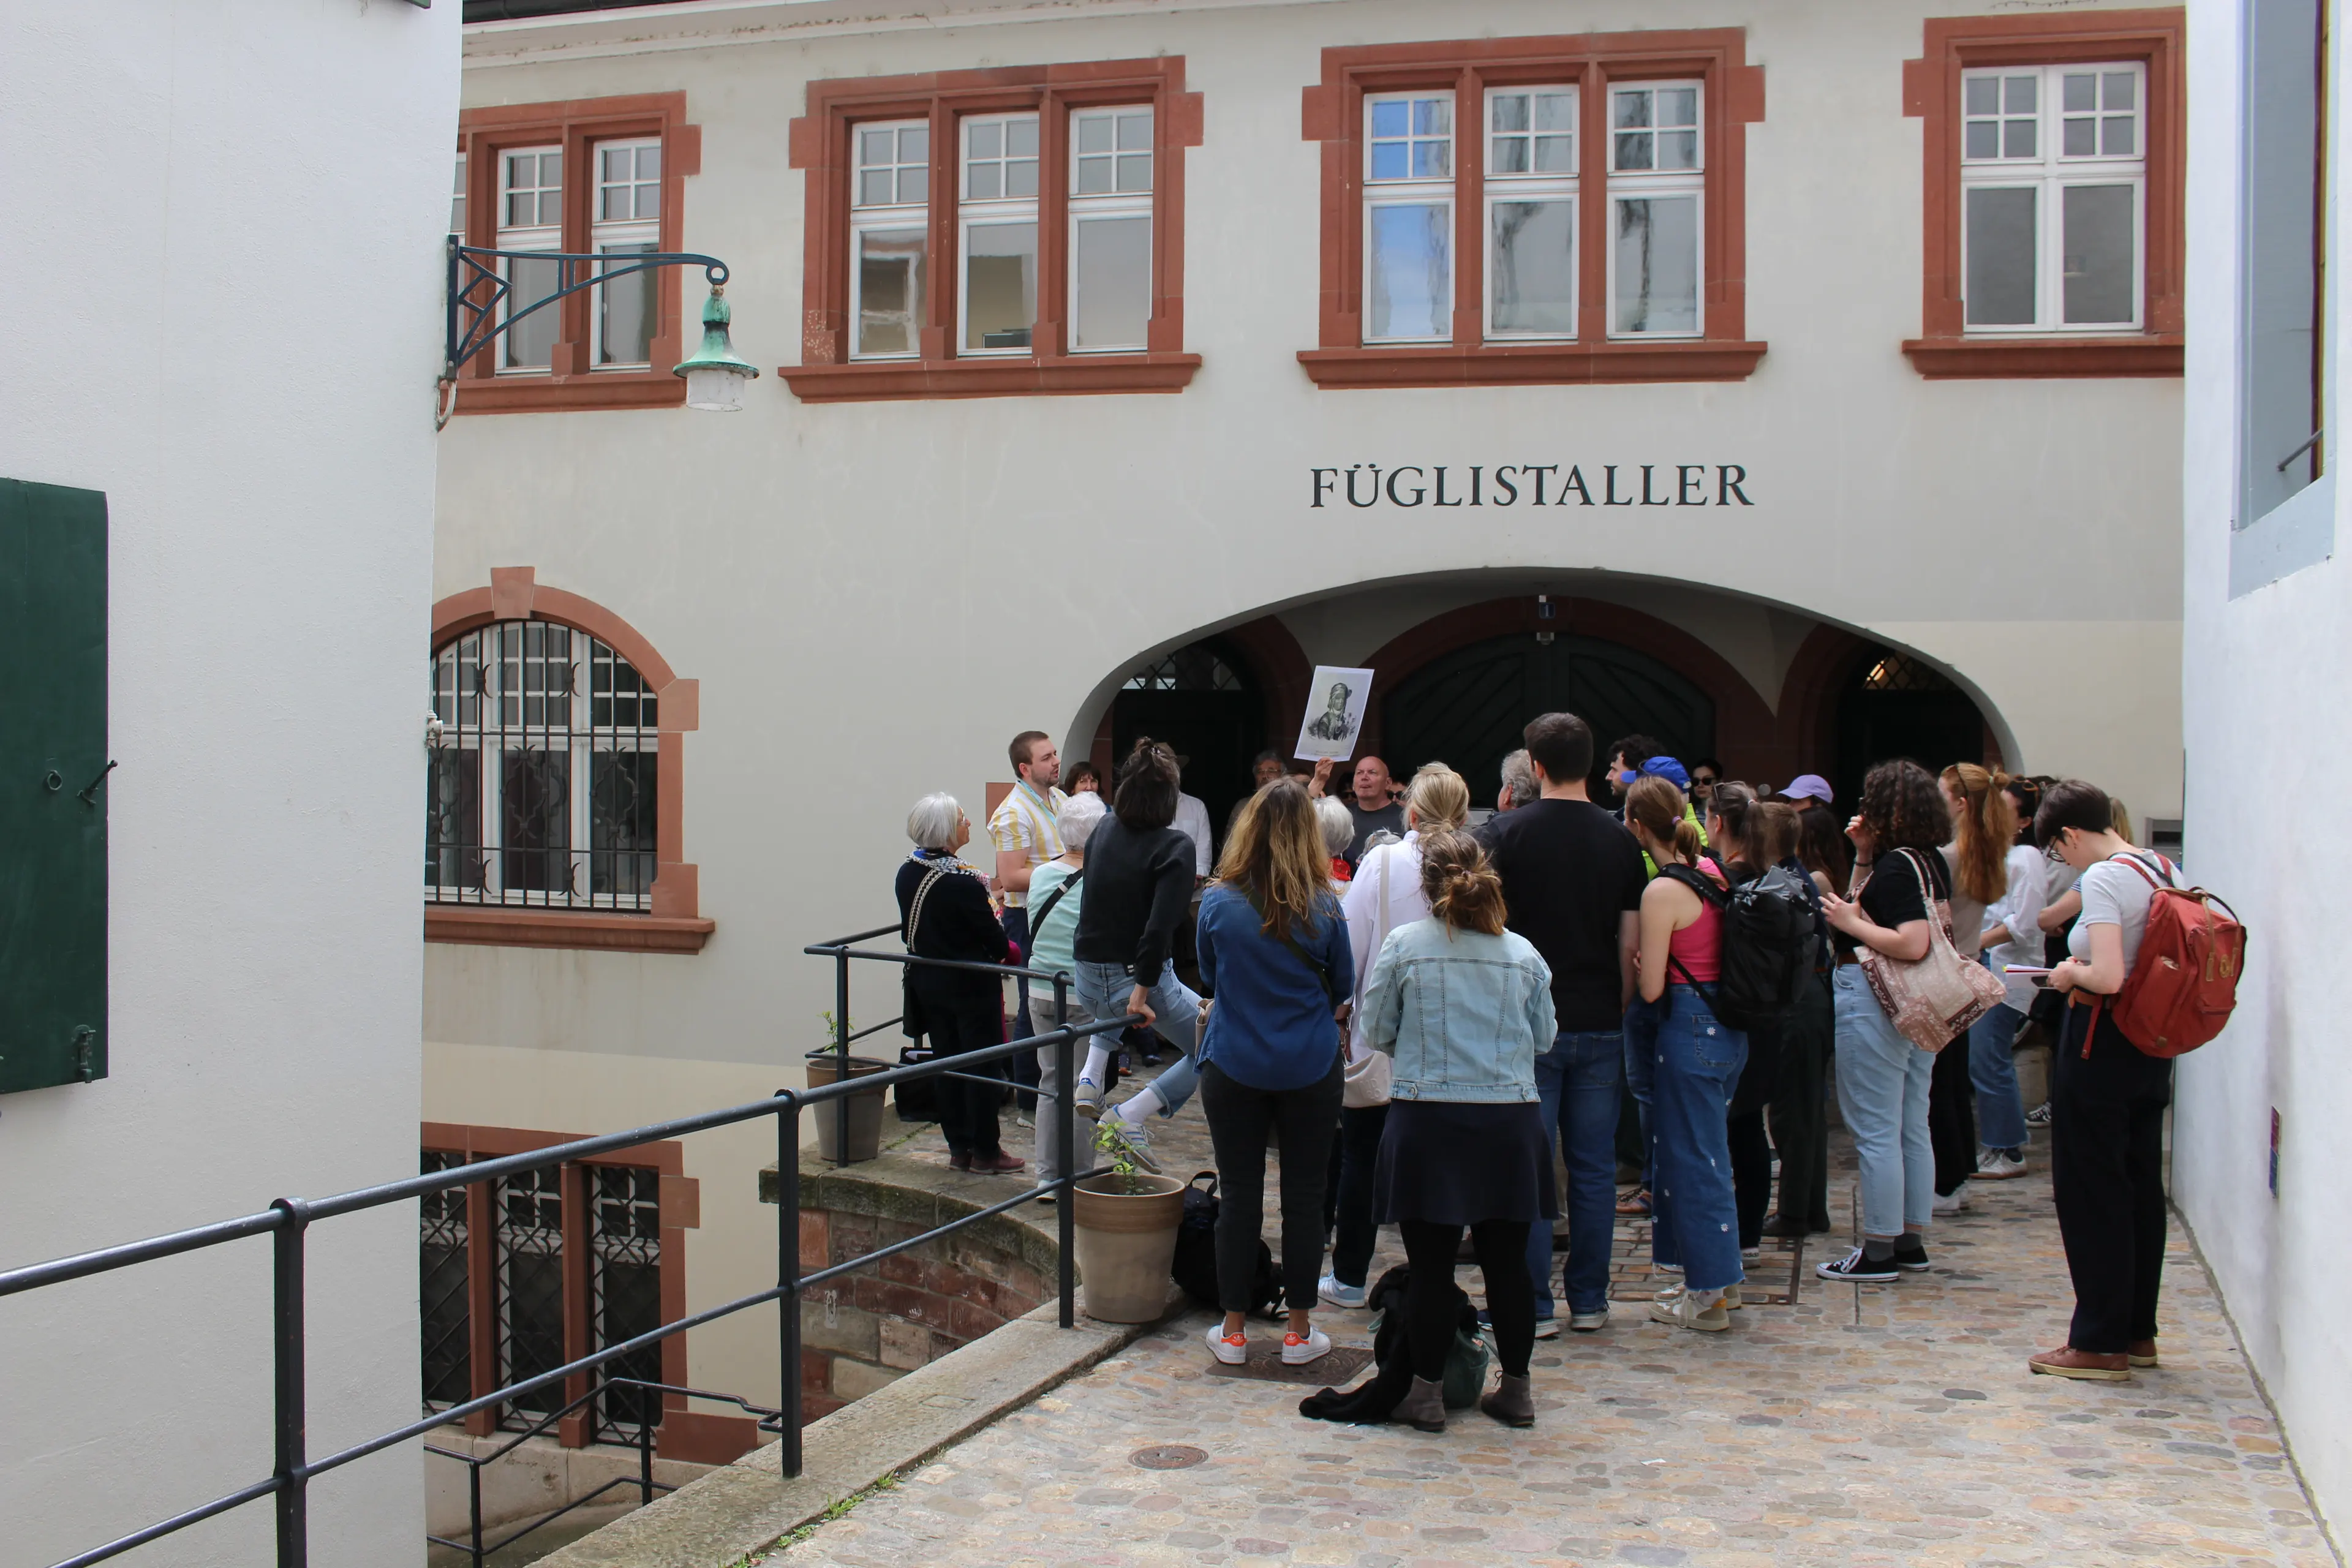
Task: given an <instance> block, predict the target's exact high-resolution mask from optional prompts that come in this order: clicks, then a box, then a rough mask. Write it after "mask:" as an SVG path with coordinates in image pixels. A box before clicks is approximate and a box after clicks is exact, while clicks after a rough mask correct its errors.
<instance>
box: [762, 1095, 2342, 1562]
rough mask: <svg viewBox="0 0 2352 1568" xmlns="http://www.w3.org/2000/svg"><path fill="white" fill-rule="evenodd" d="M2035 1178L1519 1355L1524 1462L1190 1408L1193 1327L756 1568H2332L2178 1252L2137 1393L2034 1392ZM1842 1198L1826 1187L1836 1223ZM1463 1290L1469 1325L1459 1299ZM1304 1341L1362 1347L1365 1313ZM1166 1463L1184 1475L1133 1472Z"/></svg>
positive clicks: (1847, 1167) (992, 1432)
mask: <svg viewBox="0 0 2352 1568" xmlns="http://www.w3.org/2000/svg"><path fill="white" fill-rule="evenodd" d="M1160 1130H1164V1131H1160ZM1008 1132H1010V1128H1009V1126H1008ZM1156 1132H1157V1142H1158V1146H1159V1147H1160V1149H1161V1151H1162V1152H1163V1153H1162V1159H1163V1163H1165V1164H1166V1165H1167V1167H1168V1169H1169V1170H1170V1171H1171V1173H1176V1174H1179V1175H1182V1174H1189V1173H1190V1172H1191V1170H1192V1169H1193V1168H1196V1167H1195V1164H1194V1162H1195V1161H1196V1160H1197V1161H1198V1165H1199V1166H1200V1167H1205V1166H1206V1164H1207V1163H1208V1162H1207V1161H1206V1159H1205V1158H1204V1157H1203V1156H1205V1154H1206V1136H1205V1130H1204V1129H1202V1127H1201V1125H1200V1122H1199V1112H1198V1109H1197V1107H1194V1108H1188V1110H1187V1111H1186V1112H1185V1114H1184V1115H1183V1116H1182V1117H1180V1118H1179V1119H1177V1121H1176V1122H1175V1123H1173V1124H1172V1125H1171V1124H1170V1123H1166V1122H1161V1123H1159V1124H1157V1128H1156ZM2037 1136H2041V1134H2040V1133H2039V1132H2038V1131H2037ZM1016 1137H1025V1134H1015V1135H1013V1136H1009V1137H1008V1140H1007V1142H1008V1146H1011V1147H1018V1145H1017V1143H1016V1142H1015V1141H1014V1140H1015V1138H1016ZM2046 1156H2047V1149H2046V1146H2043V1147H2037V1148H2036V1149H2035V1150H2034V1151H2033V1152H2032V1162H2033V1165H2034V1173H2033V1174H2032V1175H2031V1176H2029V1177H2027V1178H2025V1179H2023V1180H2019V1181H2011V1182H2005V1183H1982V1182H1979V1183H1977V1184H1974V1185H1975V1186H1976V1188H1977V1189H1978V1190H1977V1192H1976V1193H1975V1194H1974V1195H1973V1198H1972V1204H1971V1208H1970V1210H1969V1212H1967V1213H1964V1214H1962V1215H1958V1216H1955V1217H1952V1218H1948V1219H1946V1220H1944V1221H1942V1222H1940V1223H1938V1224H1937V1226H1936V1227H1935V1229H1934V1231H1933V1232H1932V1233H1931V1234H1930V1236H1929V1237H1928V1247H1929V1250H1930V1252H1931V1255H1932V1256H1933V1257H1934V1258H1935V1263H1936V1267H1935V1268H1934V1270H1933V1271H1932V1272H1930V1273H1927V1274H1924V1275H1913V1276H1906V1278H1905V1279H1903V1280H1902V1281H1901V1282H1900V1283H1899V1284H1895V1285H1888V1286H1851V1285H1848V1286H1832V1285H1830V1284H1828V1283H1827V1282H1825V1281H1822V1280H1820V1279H1813V1278H1811V1268H1810V1263H1811V1258H1809V1259H1808V1268H1806V1270H1805V1278H1804V1279H1803V1284H1802V1289H1801V1292H1800V1294H1799V1297H1798V1300H1797V1302H1796V1304H1795V1305H1794V1306H1775V1307H1764V1306H1751V1307H1749V1308H1748V1309H1747V1310H1743V1311H1741V1312H1739V1313H1737V1314H1735V1315H1734V1320H1733V1324H1734V1326H1733V1328H1732V1330H1731V1331H1730V1332H1728V1333H1725V1334H1719V1335H1707V1334H1697V1333H1692V1332H1688V1331H1680V1330H1674V1329H1668V1328H1665V1327H1663V1326H1660V1325H1657V1324H1654V1323H1651V1322H1649V1321H1646V1320H1645V1319H1644V1318H1643V1316H1642V1315H1641V1309H1640V1308H1639V1307H1638V1306H1633V1307H1629V1306H1626V1305H1622V1304H1621V1305H1620V1306H1619V1307H1618V1308H1617V1309H1616V1313H1615V1316H1614V1318H1613V1320H1612V1323H1611V1325H1610V1327H1609V1328H1607V1329H1606V1330H1604V1331H1601V1332H1600V1333H1598V1334H1593V1335H1591V1336H1583V1335H1564V1336H1563V1337H1562V1338H1560V1339H1559V1340H1553V1341H1544V1342H1538V1344H1537V1346H1536V1361H1535V1368H1534V1371H1535V1380H1536V1391H1537V1403H1538V1424H1537V1426H1535V1427H1534V1428H1533V1429H1532V1430H1530V1431H1512V1430H1509V1429H1507V1428H1505V1427H1503V1426H1497V1425H1496V1424H1494V1423H1493V1422H1490V1421H1488V1420H1487V1419H1486V1417H1484V1416H1482V1415H1478V1414H1476V1413H1475V1412H1470V1413H1467V1414H1466V1415H1465V1414H1460V1413H1457V1414H1456V1415H1454V1417H1453V1419H1452V1424H1451V1425H1450V1426H1448V1428H1447V1429H1446V1431H1445V1432H1444V1434H1443V1435H1424V1434H1422V1433H1418V1432H1414V1431H1411V1430H1409V1429H1406V1428H1402V1427H1395V1426H1380V1427H1352V1426H1330V1425H1327V1424H1324V1423H1319V1422H1313V1421H1307V1420H1305V1419H1303V1418H1301V1417H1300V1416H1299V1415H1298V1414H1297V1404H1298V1399H1299V1395H1300V1394H1301V1392H1302V1391H1301V1390H1300V1389H1298V1388H1297V1387H1285V1386H1283V1385H1281V1384H1271V1383H1251V1382H1240V1381H1234V1380H1231V1379H1224V1378H1211V1377H1209V1376H1208V1375H1207V1374H1206V1372H1205V1364H1206V1363H1207V1361H1208V1352H1207V1351H1206V1349H1205V1348H1204V1347H1203V1346H1202V1342H1201V1334H1202V1329H1203V1327H1204V1325H1205V1324H1206V1323H1207V1322H1208V1321H1209V1320H1208V1318H1207V1317H1206V1315H1204V1314H1199V1313H1194V1314H1191V1315H1188V1316H1186V1317H1184V1318H1181V1319H1178V1320H1175V1321H1171V1322H1170V1323H1168V1324H1166V1325H1163V1326H1162V1327H1161V1328H1160V1329H1159V1330H1157V1331H1154V1332H1153V1333H1151V1334H1150V1335H1148V1336H1146V1337H1145V1338H1143V1339H1142V1340H1140V1341H1139V1342H1136V1343H1135V1344H1134V1345H1133V1346H1132V1347H1130V1348H1129V1350H1128V1351H1127V1352H1125V1353H1123V1354H1122V1355H1120V1356H1118V1357H1117V1358H1115V1359H1113V1360H1111V1361H1108V1362H1106V1363H1103V1364H1102V1365H1101V1366H1099V1367H1097V1369H1095V1370H1094V1371H1093V1372H1091V1373H1087V1375H1085V1376H1083V1377H1080V1378H1077V1379H1075V1380H1073V1381H1072V1382H1070V1383H1068V1384H1064V1385H1063V1386H1062V1387H1060V1388H1059V1389H1056V1390H1055V1392H1054V1393H1053V1394H1050V1395H1049V1396H1047V1397H1045V1398H1043V1399H1040V1400H1038V1401H1037V1402H1036V1403H1035V1404H1034V1405H1031V1406H1029V1407H1027V1408H1025V1409H1023V1410H1020V1411H1017V1412H1015V1413H1013V1415H1009V1416H1007V1417H1005V1418H1004V1419H1003V1420H1001V1421H999V1422H997V1423H996V1424H995V1425H994V1426H991V1427H989V1428H988V1429H987V1430H985V1431H983V1432H982V1433H981V1434H979V1435H978V1436H974V1437H972V1438H971V1439H970V1440H969V1441H967V1442H965V1443H963V1444H961V1445H960V1446H958V1447H955V1448H953V1449H950V1451H949V1452H947V1453H946V1454H944V1455H942V1456H941V1457H940V1458H938V1459H937V1460H935V1461H933V1462H931V1463H929V1464H928V1465H925V1466H923V1467H921V1468H919V1469H917V1470H915V1471H913V1472H912V1473H910V1474H909V1475H908V1476H907V1477H906V1478H905V1479H904V1480H903V1482H902V1483H901V1484H900V1485H899V1486H898V1487H897V1488H896V1489H893V1490H890V1491H887V1492H883V1493H880V1494H877V1495H876V1496H875V1497H873V1498H871V1499H869V1500H866V1502H864V1503H863V1504H862V1505H860V1506H859V1507H858V1508H857V1509H856V1510H855V1511H853V1512H851V1513H849V1514H848V1515H846V1516H845V1517H844V1518H842V1519H839V1520H836V1521H833V1522H830V1523H828V1524H825V1525H823V1526H821V1527H819V1528H818V1529H817V1530H816V1531H814V1533H813V1534H812V1535H811V1536H809V1537H808V1538H807V1539H806V1540H804V1541H803V1542H801V1543H799V1544H797V1545H795V1546H793V1547H792V1548H791V1549H789V1550H788V1551H786V1552H779V1553H777V1554H775V1555H774V1556H772V1558H771V1559H770V1562H771V1563H774V1564H782V1565H787V1568H830V1565H839V1568H906V1565H908V1564H921V1565H922V1568H967V1565H969V1568H1033V1565H1034V1568H1049V1565H1050V1568H1065V1565H1078V1564H1087V1565H1096V1564H1104V1565H1122V1568H1123V1565H1127V1564H1135V1565H1138V1568H1146V1565H1148V1568H1162V1565H1165V1568H1179V1565H1189V1564H1195V1563H1198V1564H1211V1565H1219V1564H1234V1565H1236V1568H1240V1565H1250V1568H1255V1565H1257V1564H1271V1563H1328V1564H1349V1565H1354V1568H1440V1565H1445V1564H1456V1563H1459V1564H1480V1565H1483V1564H1491V1563H1528V1564H1538V1565H1553V1564H1558V1565H1563V1568H1564V1565H1568V1564H1587V1563H1591V1564H1599V1563H1633V1564H1650V1565H1664V1564H1687V1565H1688V1568H1751V1565H1752V1568H1766V1565H1768V1564H1769V1565H1776V1568H1785V1565H1790V1564H1803V1563H1822V1564H1830V1563H1835V1564H1839V1565H1841V1568H1863V1565H1875V1564H1890V1565H1893V1564H1901V1565H1905V1568H1908V1565H1912V1564H1928V1565H1944V1564H1949V1565H1960V1564H1967V1565H1969V1568H1995V1565H2012V1568H2079V1565H2083V1564H2093V1563H2165V1564H2194V1563H2277V1564H2295V1565H2298V1568H2324V1565H2327V1564H2333V1563H2336V1558H2335V1557H2334V1555H2333V1554H2332V1553H2331V1552H2330V1550H2329V1548H2328V1546H2327V1544H2326V1541H2325V1539H2324V1538H2323V1536H2322V1535H2321V1533H2320V1531H2319V1530H2318V1528H2317V1526H2316V1524H2315V1520H2314V1516H2313V1513H2312V1510H2311V1507H2310V1504H2309V1502H2308V1500H2306V1499H2305V1495H2304V1493H2303V1490H2302V1489H2301V1487H2300V1486H2299V1485H2298V1483H2297V1481H2296V1479H2295V1476H2294V1471H2293V1469H2292V1468H2291V1467H2290V1466H2289V1465H2288V1463H2287V1462H2286V1459H2285V1458H2284V1453H2283V1449H2282V1445H2281V1442H2280V1437H2279V1432H2278V1429H2277V1426H2276V1425H2275V1423H2273V1420H2272V1418H2271V1415H2270V1413H2269V1411H2268V1409H2267V1408H2266V1407H2265V1406H2264V1405H2263V1400H2262V1398H2261V1395H2260V1394H2258V1392H2257V1391H2256V1389H2255V1386H2254V1383H2253V1380H2252V1376H2251V1374H2250V1373H2249V1372H2248V1370H2247V1366H2246V1363H2245V1361H2244V1359H2243V1358H2242V1356H2241V1355H2240V1353H2239V1352H2238V1349H2237V1345H2236V1342H2235V1341H2234V1339H2233V1338H2232V1335H2231V1330H2230V1328H2229V1325H2228V1324H2227V1322H2226V1321H2224V1320H2223V1318H2222V1315H2221V1305H2220V1301H2219V1300H2218V1298H2217V1297H2216V1295H2215V1292H2214V1290H2213V1288H2212V1284H2211V1282H2210V1279H2208V1278H2207V1277H2206V1275H2205V1273H2204V1271H2203V1269H2202V1268H2200V1266H2199V1265H2198V1263H2197V1261H2196V1258H2195V1257H2194V1255H2193V1253H2192V1252H2191V1251H2190V1249H2189V1246H2188V1244H2187V1242H2186V1239H2185V1238H2184V1237H2182V1236H2181V1234H2180V1232H2179V1228H2178V1226H2176V1227H2175V1229H2174V1231H2173V1236H2172V1248H2171V1254H2170V1257H2169V1258H2168V1262H2167V1273H2166V1277H2165V1300H2164V1314H2163V1322H2164V1329H2165V1332H2164V1336H2163V1339H2162V1341H2161V1345H2162V1352H2163V1358H2164V1364H2163V1366H2162V1367H2161V1368H2158V1369H2155V1370H2148V1371H2142V1372H2140V1373H2137V1376H2136V1381H2134V1382H2132V1383H2130V1384H2090V1383H2069V1382H2063V1381H2061V1380H2058V1379H2054V1378H2044V1377H2032V1376H2029V1375H2028V1374H2027V1373H2026V1370H2025V1358H2026V1356H2027V1355H2028V1354H2030V1353H2031V1352H2033V1351H2035V1350H2039V1349H2042V1348H2046V1347H2048V1346H2050V1345H2053V1344H2056V1343H2058V1342H2061V1341H2063V1338H2064V1335H2065V1325H2066V1317H2067V1312H2068V1310H2069V1308H2070V1306H2071V1302H2072V1294H2071V1291H2070V1289H2068V1286H2067V1283H2066V1275H2065V1263H2064V1258H2063V1253H2062V1252H2061V1250H2060V1247H2059V1242H2058V1233H2057V1225H2056V1222H2055V1220H2054V1218H2053V1216H2052V1215H2051V1211H2050V1189H2049V1183H2048V1181H2047V1178H2046V1176H2045V1175H2044V1174H2043V1172H2044V1170H2045V1169H2046V1163H2047V1159H2046ZM1852 1181H1853V1170H1852V1164H1851V1158H1850V1156H1844V1157H1843V1158H1842V1163H1841V1167H1840V1169H1838V1170H1837V1171H1836V1172H1834V1173H1832V1209H1833V1212H1837V1213H1841V1214H1843V1213H1845V1212H1847V1205H1850V1202H1851V1187H1852ZM1269 1185H1271V1182H1269ZM1831 1240H1832V1238H1826V1237H1825V1238H1817V1239H1816V1244H1815V1247H1814V1248H1813V1249H1812V1256H1813V1257H1814V1258H1818V1257H1819V1256H1822V1244H1823V1243H1827V1242H1830V1241H1831ZM1379 1267H1381V1264H1375V1268H1379ZM1461 1278H1462V1280H1463V1283H1464V1285H1465V1288H1466V1289H1472V1290H1473V1291H1474V1292H1475V1289H1476V1271H1475V1269H1469V1268H1465V1270H1463V1272H1462V1276H1461ZM1317 1321H1318V1322H1319V1323H1321V1324H1323V1325H1324V1326H1325V1327H1326V1329H1327V1330H1328V1331H1329V1332H1330V1333H1331V1335H1332V1337H1333V1339H1334V1340H1335V1341H1336V1342H1339V1343H1341V1344H1364V1343H1369V1336H1368V1333H1367V1331H1366V1326H1365V1314H1363V1313H1361V1312H1349V1311H1342V1310H1336V1309H1332V1308H1329V1307H1328V1306H1326V1307H1324V1308H1322V1309H1321V1310H1318V1314H1317ZM1253 1333H1254V1337H1257V1338H1270V1337H1271V1336H1273V1335H1274V1334H1275V1333H1276V1330H1275V1329H1274V1328H1273V1327H1272V1326H1271V1325H1266V1326H1261V1327H1254V1330H1253ZM1159 1445H1184V1446H1188V1447H1194V1448H1198V1449H1200V1450H1202V1451H1203V1452H1204V1453H1205V1454H1206V1456H1207V1458H1206V1459H1205V1461H1204V1462H1202V1463H1200V1464H1198V1465H1197V1466H1195V1467H1194V1468H1184V1469H1176V1470H1151V1469H1145V1468H1139V1467H1138V1466H1137V1465H1136V1464H1135V1463H1133V1462H1131V1459H1130V1456H1131V1455H1134V1454H1136V1453H1137V1452H1138V1451H1139V1450H1141V1449H1144V1448H1146V1447H1153V1446H1159Z"/></svg>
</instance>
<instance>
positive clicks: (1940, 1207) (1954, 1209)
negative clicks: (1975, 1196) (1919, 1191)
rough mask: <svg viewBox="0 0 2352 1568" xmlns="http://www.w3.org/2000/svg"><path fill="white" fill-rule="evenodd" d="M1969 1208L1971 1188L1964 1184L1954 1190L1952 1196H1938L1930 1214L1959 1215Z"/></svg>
mask: <svg viewBox="0 0 2352 1568" xmlns="http://www.w3.org/2000/svg"><path fill="white" fill-rule="evenodd" d="M1968 1206H1969V1187H1968V1184H1967V1183H1966V1182H1963V1183H1961V1184H1959V1185H1958V1186H1957V1187H1955V1188H1953V1189H1952V1191H1951V1194H1950V1195H1948V1196H1944V1195H1938V1196H1937V1199H1936V1202H1935V1204H1934V1205H1933V1206H1932V1209H1931V1211H1930V1212H1932V1213H1935V1214H1959V1213H1961V1212H1963V1211H1964V1210H1966V1209H1967V1208H1968Z"/></svg>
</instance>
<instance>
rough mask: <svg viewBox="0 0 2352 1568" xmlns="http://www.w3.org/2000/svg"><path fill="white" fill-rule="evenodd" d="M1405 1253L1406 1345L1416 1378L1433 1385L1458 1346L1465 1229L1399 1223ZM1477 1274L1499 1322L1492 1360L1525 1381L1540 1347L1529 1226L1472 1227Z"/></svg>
mask: <svg viewBox="0 0 2352 1568" xmlns="http://www.w3.org/2000/svg"><path fill="white" fill-rule="evenodd" d="M1397 1230H1398V1233H1399V1234H1400V1235H1402V1237H1404V1255H1405V1259H1406V1261H1407V1262H1408V1263H1409V1264H1411V1265H1412V1289H1409V1290H1407V1291H1406V1292H1405V1315H1406V1316H1405V1331H1406V1335H1407V1338H1406V1343H1407V1344H1409V1345H1410V1346H1411V1347H1412V1374H1413V1376H1415V1377H1425V1378H1427V1379H1429V1381H1430V1382H1432V1383H1435V1382H1437V1381H1438V1380H1439V1379H1441V1378H1443V1377H1444V1375H1445V1352H1447V1351H1449V1350H1451V1349H1452V1348H1453V1346H1454V1324H1455V1321H1456V1316H1455V1314H1456V1311H1457V1308H1456V1306H1455V1302H1456V1301H1457V1300H1459V1298H1457V1297H1456V1296H1455V1295H1454V1252H1455V1249H1456V1248H1458V1247H1461V1245H1462V1227H1461V1226H1458V1225H1439V1224H1437V1223H1435V1222H1434V1221H1432V1220H1425V1219H1408V1220H1402V1221H1400V1222H1399V1223H1398V1225H1397ZM1470 1245H1471V1247H1473V1248H1474V1249H1475V1251H1476V1252H1477V1254H1478V1272H1479V1274H1480V1275H1482V1276H1483V1277H1484V1278H1485V1279H1486V1310H1487V1313H1488V1314H1489V1316H1490V1317H1491V1318H1492V1320H1493V1321H1494V1324H1495V1361H1496V1364H1497V1365H1499V1366H1500V1367H1501V1368H1502V1369H1503V1372H1504V1373H1505V1374H1506V1375H1507V1376H1510V1377H1525V1376H1527V1375H1528V1354H1529V1353H1530V1352H1532V1351H1533V1350H1534V1349H1535V1343H1536V1295H1535V1286H1534V1284H1533V1283H1532V1282H1531V1281H1529V1279H1528V1222H1527V1221H1525V1220H1523V1219H1482V1220H1480V1221H1479V1222H1478V1223H1477V1224H1476V1225H1474V1226H1471V1227H1470Z"/></svg>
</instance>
